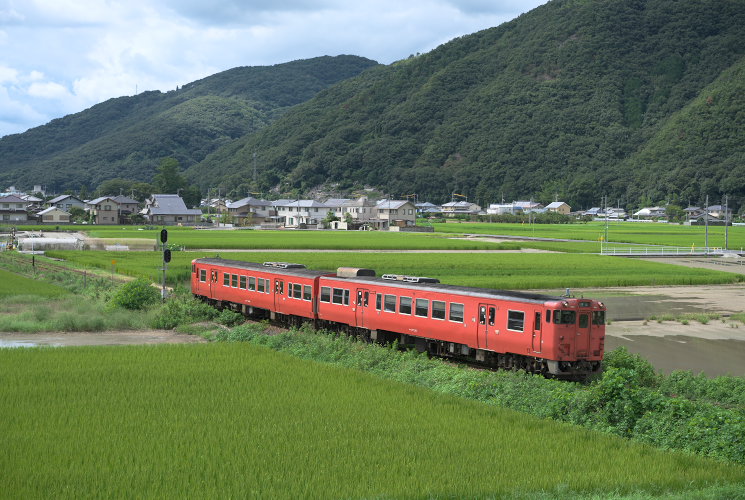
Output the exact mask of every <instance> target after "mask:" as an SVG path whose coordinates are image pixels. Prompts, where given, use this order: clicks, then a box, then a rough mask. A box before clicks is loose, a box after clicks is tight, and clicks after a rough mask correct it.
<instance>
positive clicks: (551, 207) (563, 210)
mask: <svg viewBox="0 0 745 500" xmlns="http://www.w3.org/2000/svg"><path fill="white" fill-rule="evenodd" d="M546 210H547V211H549V212H556V213H557V214H562V215H569V212H571V211H572V207H570V206H569V205H567V204H566V203H564V202H563V201H555V202H553V203H549V204H548V205H546Z"/></svg>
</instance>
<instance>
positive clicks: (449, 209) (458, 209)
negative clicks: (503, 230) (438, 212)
mask: <svg viewBox="0 0 745 500" xmlns="http://www.w3.org/2000/svg"><path fill="white" fill-rule="evenodd" d="M479 212H481V207H480V206H478V205H477V204H475V203H470V202H468V201H451V202H449V203H445V204H444V205H442V214H443V215H447V216H449V217H453V216H454V215H458V214H466V215H472V214H477V213H479Z"/></svg>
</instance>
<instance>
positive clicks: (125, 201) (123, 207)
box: [112, 195, 140, 224]
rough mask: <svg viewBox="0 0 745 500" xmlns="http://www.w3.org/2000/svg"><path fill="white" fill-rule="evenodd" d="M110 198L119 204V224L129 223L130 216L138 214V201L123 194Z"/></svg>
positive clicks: (130, 220) (130, 221)
mask: <svg viewBox="0 0 745 500" xmlns="http://www.w3.org/2000/svg"><path fill="white" fill-rule="evenodd" d="M112 199H113V200H114V201H115V202H116V203H117V204H118V205H119V224H131V223H132V216H133V215H138V214H139V211H140V202H139V201H137V200H133V199H132V198H128V197H126V196H123V195H119V196H114V198H112Z"/></svg>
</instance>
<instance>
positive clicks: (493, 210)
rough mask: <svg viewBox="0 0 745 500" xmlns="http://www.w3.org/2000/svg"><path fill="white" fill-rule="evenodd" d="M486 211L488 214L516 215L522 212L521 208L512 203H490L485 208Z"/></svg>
mask: <svg viewBox="0 0 745 500" xmlns="http://www.w3.org/2000/svg"><path fill="white" fill-rule="evenodd" d="M486 213H487V214H490V215H506V214H509V215H516V214H521V213H523V209H522V207H519V206H517V205H515V204H514V203H492V204H491V205H489V208H487V209H486Z"/></svg>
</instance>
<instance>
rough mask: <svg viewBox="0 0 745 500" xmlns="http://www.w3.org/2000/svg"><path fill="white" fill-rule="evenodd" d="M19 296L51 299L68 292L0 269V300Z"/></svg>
mask: <svg viewBox="0 0 745 500" xmlns="http://www.w3.org/2000/svg"><path fill="white" fill-rule="evenodd" d="M19 294H23V295H29V296H37V297H49V298H51V297H60V296H62V295H67V294H68V292H67V290H65V289H64V288H60V287H58V286H55V285H49V284H44V283H40V282H39V281H36V280H34V279H31V278H26V277H23V276H19V275H18V274H15V273H12V272H9V271H5V270H3V269H0V299H7V298H8V297H10V296H14V295H19Z"/></svg>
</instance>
